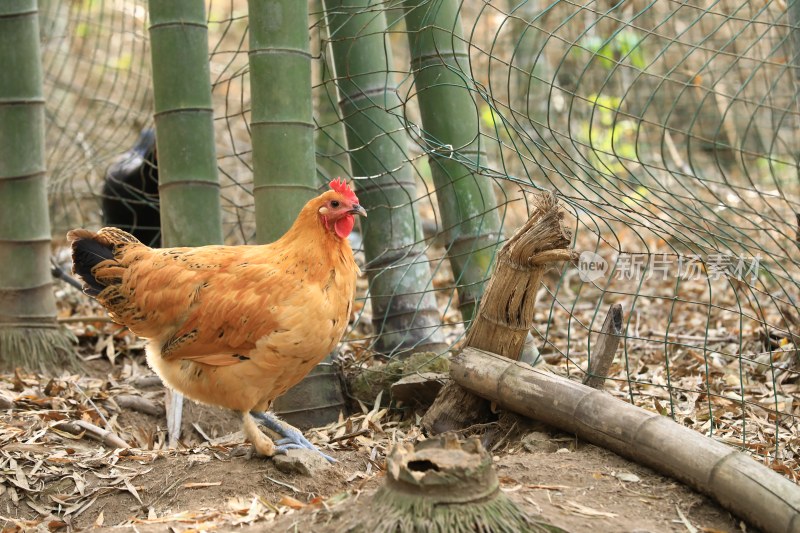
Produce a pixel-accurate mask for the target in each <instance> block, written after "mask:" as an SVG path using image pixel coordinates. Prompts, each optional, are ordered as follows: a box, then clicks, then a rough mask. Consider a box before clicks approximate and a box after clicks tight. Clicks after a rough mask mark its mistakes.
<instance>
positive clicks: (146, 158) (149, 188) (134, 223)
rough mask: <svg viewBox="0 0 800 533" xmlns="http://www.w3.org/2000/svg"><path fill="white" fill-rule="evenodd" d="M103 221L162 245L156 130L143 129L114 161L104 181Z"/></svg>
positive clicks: (152, 243) (156, 244)
mask: <svg viewBox="0 0 800 533" xmlns="http://www.w3.org/2000/svg"><path fill="white" fill-rule="evenodd" d="M102 207H103V224H104V225H105V226H114V227H116V228H120V229H122V230H125V231H127V232H128V233H131V234H132V235H133V236H135V237H136V238H137V239H139V240H140V241H142V242H143V243H144V244H146V245H148V246H152V247H156V248H158V247H160V246H161V214H160V211H159V197H158V160H157V157H156V133H155V130H153V129H152V128H147V129H144V130H142V133H141V134H139V139H137V141H136V145H134V147H133V148H131V149H130V150H129V151H127V152H125V154H124V155H123V157H122V159H121V160H120V161H118V162H117V163H114V164H113V165H111V166H110V167H109V169H108V171H107V172H106V179H105V183H104V184H103V202H102Z"/></svg>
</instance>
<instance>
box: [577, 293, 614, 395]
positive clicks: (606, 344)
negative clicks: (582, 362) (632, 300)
mask: <svg viewBox="0 0 800 533" xmlns="http://www.w3.org/2000/svg"><path fill="white" fill-rule="evenodd" d="M620 335H622V306H621V305H620V304H614V305H612V306H611V309H609V310H608V314H607V315H606V319H605V321H604V322H603V327H602V328H601V329H600V335H598V337H597V340H596V341H595V343H594V348H593V349H592V350H591V351H590V352H589V370H588V371H587V372H586V376H585V377H584V378H583V384H584V385H586V386H587V387H591V388H593V389H602V388H603V385H605V382H606V378H607V377H608V371H609V369H610V368H611V363H613V362H614V354H616V353H617V348H618V347H619V341H620V339H621V337H620Z"/></svg>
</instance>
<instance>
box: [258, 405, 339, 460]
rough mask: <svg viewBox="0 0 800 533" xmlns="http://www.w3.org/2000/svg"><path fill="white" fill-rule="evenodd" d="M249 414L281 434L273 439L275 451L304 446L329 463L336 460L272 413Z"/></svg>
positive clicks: (282, 451) (280, 451)
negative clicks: (276, 438) (278, 437)
mask: <svg viewBox="0 0 800 533" xmlns="http://www.w3.org/2000/svg"><path fill="white" fill-rule="evenodd" d="M250 415H251V416H252V417H253V418H255V419H256V421H257V422H258V423H259V424H261V425H262V426H264V427H265V428H267V429H269V430H270V431H274V432H275V433H277V434H278V435H280V436H281V438H280V439H278V440H276V441H275V453H279V454H284V453H286V451H287V450H292V449H298V448H305V449H307V450H314V451H315V452H317V453H318V454H320V455H321V456H322V457H324V458H325V459H326V460H327V461H328V462H329V463H335V462H336V459H334V458H333V457H331V456H329V455H325V454H324V453H322V452H321V451H319V449H318V448H317V447H316V446H314V445H313V444H311V443H310V442H308V440H307V439H306V438H305V437H304V436H303V434H302V433H300V431H299V430H297V429H296V428H294V427H292V426H291V425H289V424H287V423H286V422H284V421H282V420H280V419H279V418H278V417H276V416H275V415H273V414H272V413H260V412H256V411H250Z"/></svg>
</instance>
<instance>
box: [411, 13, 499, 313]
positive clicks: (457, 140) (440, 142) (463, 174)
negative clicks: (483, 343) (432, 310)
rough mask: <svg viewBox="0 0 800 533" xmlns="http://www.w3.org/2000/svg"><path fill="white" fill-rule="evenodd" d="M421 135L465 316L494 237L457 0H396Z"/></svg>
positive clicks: (495, 221) (492, 202)
mask: <svg viewBox="0 0 800 533" xmlns="http://www.w3.org/2000/svg"><path fill="white" fill-rule="evenodd" d="M403 5H404V7H405V10H406V14H405V21H406V26H407V28H408V33H407V35H408V42H409V47H410V50H411V70H412V71H413V73H414V85H415V89H416V93H415V94H414V95H412V99H415V100H416V101H417V102H418V103H419V109H420V116H421V118H422V129H423V131H422V136H423V139H424V141H425V142H426V143H427V145H428V146H427V150H428V154H429V162H430V166H431V172H432V174H433V180H434V185H435V186H436V199H437V201H438V203H439V211H440V212H441V217H442V230H443V232H444V240H445V244H446V247H447V256H448V258H449V260H450V266H451V267H452V269H453V275H454V277H455V279H456V283H457V285H458V301H459V309H460V310H461V315H462V317H463V318H464V320H465V321H467V322H468V321H470V320H472V317H473V315H474V313H475V308H476V306H477V303H478V300H480V298H481V295H482V294H483V289H484V282H485V280H486V277H487V276H488V275H489V271H490V269H491V265H492V260H493V259H494V254H495V252H496V251H497V246H498V243H499V242H500V240H501V238H502V234H501V222H500V217H499V216H498V212H497V200H496V198H495V194H494V191H493V189H492V184H491V181H490V180H489V179H488V178H486V177H483V176H480V175H479V174H478V171H479V170H480V168H481V166H486V161H485V159H486V156H485V154H484V153H482V148H481V135H480V118H479V117H480V113H479V111H478V108H477V106H476V105H475V101H474V100H473V99H472V93H471V91H472V89H473V87H472V85H471V82H469V81H467V80H470V75H469V68H468V64H469V54H468V53H467V49H466V44H465V43H466V41H465V40H464V37H463V35H462V29H461V16H460V7H461V3H460V2H459V1H457V0H404V2H403Z"/></svg>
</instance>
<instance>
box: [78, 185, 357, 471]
mask: <svg viewBox="0 0 800 533" xmlns="http://www.w3.org/2000/svg"><path fill="white" fill-rule="evenodd" d="M331 188H332V189H333V190H330V191H327V192H325V193H324V194H322V195H320V196H318V197H317V198H314V199H312V200H310V201H309V202H308V203H307V204H306V205H305V207H303V209H302V210H301V211H300V214H299V216H298V217H297V220H296V221H295V222H294V224H293V225H292V227H291V228H290V229H289V231H287V232H286V234H285V235H284V236H283V237H281V238H280V239H279V240H277V241H275V242H274V243H271V244H267V245H262V246H202V247H198V248H164V249H153V248H149V247H147V246H145V245H144V244H142V243H141V242H139V241H138V240H137V239H136V238H135V237H133V236H132V235H130V234H128V233H126V232H124V231H122V230H119V229H116V228H103V229H101V230H100V231H99V232H97V233H93V232H91V231H88V230H84V229H76V230H72V231H70V232H69V233H68V234H67V238H68V239H69V241H70V242H71V243H72V256H73V263H74V272H75V274H77V275H78V276H80V277H81V279H82V280H83V282H84V292H86V293H87V294H89V295H90V296H93V297H94V298H96V299H97V301H98V302H100V303H101V304H102V305H103V306H104V307H105V308H106V309H107V310H108V312H109V314H110V315H111V318H112V319H113V320H114V321H115V322H117V323H119V324H123V325H125V326H127V327H128V328H130V329H131V331H133V332H134V333H136V334H137V335H139V336H141V337H144V338H145V339H147V340H148V343H147V361H148V363H149V364H150V366H151V367H152V368H153V370H155V372H156V373H158V375H159V376H161V378H162V379H163V380H164V382H165V383H166V384H167V385H168V386H170V387H172V388H173V389H175V390H176V391H178V392H180V393H182V394H184V395H185V396H187V397H189V398H191V399H193V400H196V401H198V402H202V403H207V404H213V405H219V406H222V407H227V408H229V409H233V410H234V411H237V412H239V413H241V414H242V419H243V427H244V432H245V435H246V436H247V437H248V438H249V439H250V441H251V442H252V443H253V445H254V446H255V448H256V451H258V452H259V453H261V454H262V455H266V456H272V455H274V454H276V453H284V452H285V451H286V450H287V449H290V448H298V447H304V448H311V449H315V448H314V447H313V446H312V445H311V444H310V443H309V442H308V441H307V440H306V439H305V438H304V437H303V436H302V434H300V432H299V431H297V430H296V429H294V428H292V427H291V426H289V425H288V424H285V423H284V422H281V421H280V420H278V419H277V418H275V417H274V415H272V414H270V413H268V412H267V411H268V409H269V408H270V404H271V403H272V401H273V400H274V399H275V398H277V397H278V396H280V395H281V394H283V393H284V392H286V391H287V390H288V389H289V388H290V387H292V386H293V385H295V384H296V383H298V382H299V381H300V380H301V379H303V377H304V376H305V375H306V374H308V372H309V371H310V370H311V369H312V368H313V367H314V366H315V365H316V364H317V363H319V362H320V361H321V360H322V359H323V358H324V357H325V356H326V355H327V354H328V353H330V352H331V350H332V349H333V348H334V347H335V346H336V344H337V343H338V342H339V340H340V339H341V337H342V335H343V334H344V331H345V328H346V327H347V324H348V318H349V316H350V309H351V305H352V301H353V295H354V292H355V282H356V276H357V275H358V267H357V266H356V263H355V261H354V259H353V252H352V250H351V249H350V244H349V243H348V239H347V236H348V234H349V233H350V231H351V230H352V229H353V224H354V218H353V215H362V216H366V212H365V210H364V208H363V207H361V206H360V205H359V203H358V198H357V197H356V195H355V194H354V193H353V192H352V190H350V188H349V187H348V186H347V185H346V184H345V183H344V181H333V182H331ZM256 422H258V423H260V424H262V425H264V426H266V427H267V428H269V429H270V430H272V431H274V432H275V433H277V434H278V435H280V437H281V438H280V439H279V440H277V441H276V442H273V441H272V440H271V439H270V438H269V437H267V436H266V435H265V434H264V433H262V432H261V431H260V430H259V429H258V427H257V426H256ZM323 455H324V454H323ZM326 457H327V456H326ZM329 459H330V458H329Z"/></svg>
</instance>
